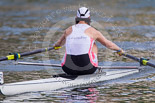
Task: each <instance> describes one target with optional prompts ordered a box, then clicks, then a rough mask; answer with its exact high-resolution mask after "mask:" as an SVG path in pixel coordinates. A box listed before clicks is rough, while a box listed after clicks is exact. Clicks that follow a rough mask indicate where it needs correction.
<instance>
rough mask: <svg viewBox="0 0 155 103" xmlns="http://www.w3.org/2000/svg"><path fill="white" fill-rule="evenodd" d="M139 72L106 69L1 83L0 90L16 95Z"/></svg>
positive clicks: (4, 93) (78, 84)
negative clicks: (73, 76)
mask: <svg viewBox="0 0 155 103" xmlns="http://www.w3.org/2000/svg"><path fill="white" fill-rule="evenodd" d="M137 72H139V70H138V69H130V70H129V69H127V70H117V71H116V70H115V71H106V72H105V73H96V74H91V75H84V76H78V77H77V78H75V79H68V78H63V77H54V78H48V79H40V80H31V81H25V82H17V83H9V84H3V85H0V91H1V93H2V94H3V95H16V94H21V93H26V92H38V91H50V90H57V89H61V88H65V87H72V86H83V85H88V84H92V83H96V82H101V81H106V80H111V79H116V78H120V77H123V76H126V75H130V74H133V73H137Z"/></svg>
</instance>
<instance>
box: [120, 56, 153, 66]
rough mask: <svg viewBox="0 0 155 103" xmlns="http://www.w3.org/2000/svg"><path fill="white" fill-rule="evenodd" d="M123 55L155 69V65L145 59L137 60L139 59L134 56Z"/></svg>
mask: <svg viewBox="0 0 155 103" xmlns="http://www.w3.org/2000/svg"><path fill="white" fill-rule="evenodd" d="M122 55H123V56H125V57H128V58H130V59H132V60H135V61H137V62H139V63H140V64H141V65H148V66H151V67H154V68H155V64H153V63H150V62H148V60H145V59H143V58H137V57H134V56H132V55H129V54H125V53H123V54H122Z"/></svg>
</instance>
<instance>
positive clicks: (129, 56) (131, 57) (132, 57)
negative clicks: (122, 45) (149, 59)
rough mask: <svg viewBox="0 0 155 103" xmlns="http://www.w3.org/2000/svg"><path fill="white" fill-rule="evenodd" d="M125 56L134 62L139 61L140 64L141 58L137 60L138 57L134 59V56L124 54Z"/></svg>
mask: <svg viewBox="0 0 155 103" xmlns="http://www.w3.org/2000/svg"><path fill="white" fill-rule="evenodd" d="M122 55H123V56H126V57H128V58H130V59H133V60H135V61H137V62H140V59H139V58H137V57H134V56H132V55H129V54H124V53H123V54H122Z"/></svg>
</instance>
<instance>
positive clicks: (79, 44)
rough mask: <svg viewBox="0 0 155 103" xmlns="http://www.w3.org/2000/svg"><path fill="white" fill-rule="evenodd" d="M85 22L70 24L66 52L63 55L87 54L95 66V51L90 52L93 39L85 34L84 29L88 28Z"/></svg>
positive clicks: (96, 62) (96, 64) (63, 62)
mask: <svg viewBox="0 0 155 103" xmlns="http://www.w3.org/2000/svg"><path fill="white" fill-rule="evenodd" d="M89 27H91V26H89V25H87V24H76V25H73V26H72V33H71V34H70V35H69V36H67V38H66V44H65V46H66V53H65V55H74V56H78V55H83V54H88V55H89V59H90V61H91V63H92V64H93V65H94V66H95V67H97V66H98V61H97V56H96V54H95V53H93V52H92V47H93V44H94V42H95V41H94V39H93V38H90V37H89V36H88V35H86V34H85V30H86V29H88V28H89ZM65 58H66V56H64V59H63V61H62V65H64V64H65Z"/></svg>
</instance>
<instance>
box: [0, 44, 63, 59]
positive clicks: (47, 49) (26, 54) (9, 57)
mask: <svg viewBox="0 0 155 103" xmlns="http://www.w3.org/2000/svg"><path fill="white" fill-rule="evenodd" d="M59 48H61V47H49V48H43V49H38V50H34V51H30V52H24V53H20V54H19V53H15V54H11V55H8V56H6V57H3V58H0V61H4V60H16V58H17V59H18V58H21V57H23V56H28V55H32V54H37V53H41V52H46V51H50V50H52V49H59Z"/></svg>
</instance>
